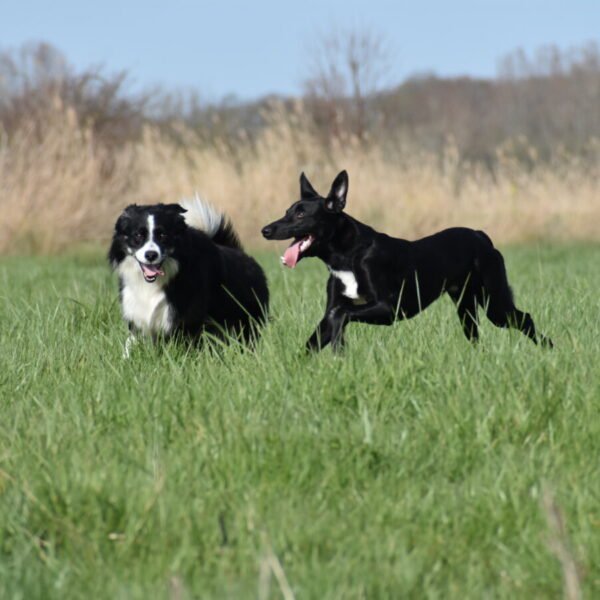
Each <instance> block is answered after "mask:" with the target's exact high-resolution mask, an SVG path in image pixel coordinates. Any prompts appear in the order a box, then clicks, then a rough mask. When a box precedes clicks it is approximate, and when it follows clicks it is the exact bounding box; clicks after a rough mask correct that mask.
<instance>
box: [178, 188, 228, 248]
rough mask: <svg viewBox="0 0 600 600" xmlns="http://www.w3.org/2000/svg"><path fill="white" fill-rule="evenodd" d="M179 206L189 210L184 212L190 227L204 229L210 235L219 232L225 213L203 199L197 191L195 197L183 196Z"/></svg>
mask: <svg viewBox="0 0 600 600" xmlns="http://www.w3.org/2000/svg"><path fill="white" fill-rule="evenodd" d="M179 206H182V207H183V208H185V209H186V210H187V212H186V213H184V214H183V218H184V219H185V222H186V223H187V225H188V227H193V228H194V229H199V230H200V231H204V233H206V235H208V236H209V237H212V236H213V235H215V233H217V231H218V230H219V227H220V226H221V223H222V222H223V214H222V213H220V212H219V211H218V210H217V209H216V208H215V207H214V206H212V205H211V204H210V203H209V202H206V200H203V199H202V198H201V197H200V196H199V195H198V193H197V192H196V194H195V196H194V197H193V198H182V199H181V200H180V201H179Z"/></svg>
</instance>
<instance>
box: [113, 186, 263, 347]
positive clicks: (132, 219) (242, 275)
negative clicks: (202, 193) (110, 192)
mask: <svg viewBox="0 0 600 600" xmlns="http://www.w3.org/2000/svg"><path fill="white" fill-rule="evenodd" d="M108 259H109V261H110V264H111V265H112V267H113V269H115V270H116V271H117V273H118V275H119V288H120V299H121V308H122V311H123V317H124V319H125V321H126V322H127V324H128V326H129V331H130V337H129V339H128V340H127V344H126V346H125V356H128V355H129V350H130V346H131V343H132V341H133V340H134V339H135V336H136V335H137V334H145V335H150V336H152V337H170V336H173V335H176V336H180V337H183V338H187V339H192V340H197V339H198V338H199V337H200V335H201V334H202V333H203V332H208V333H211V334H215V335H221V334H223V333H224V332H228V333H230V334H233V335H239V336H241V337H242V339H244V340H245V341H248V340H250V339H251V338H253V337H254V335H255V334H256V333H257V326H258V325H260V324H262V323H264V321H265V317H266V312H267V308H268V303H269V291H268V288H267V281H266V279H265V275H264V273H263V271H262V269H261V268H260V266H259V265H258V263H257V262H256V261H255V260H254V259H252V258H251V257H249V256H248V255H247V254H245V253H244V251H243V249H242V246H241V244H240V241H239V239H238V237H237V235H236V233H235V232H234V230H233V228H232V226H231V224H230V222H229V221H228V220H227V219H226V218H225V217H224V215H222V214H220V213H218V212H217V211H216V210H215V209H214V208H212V207H211V206H210V205H209V204H207V203H205V202H203V201H202V200H201V199H200V198H198V197H196V198H193V199H190V200H184V201H182V202H181V203H180V204H155V205H149V206H137V205H135V204H133V205H131V206H128V207H127V208H126V209H125V210H124V211H123V213H122V214H121V216H120V217H119V218H118V220H117V222H116V225H115V230H114V236H113V240H112V244H111V247H110V250H109V253H108Z"/></svg>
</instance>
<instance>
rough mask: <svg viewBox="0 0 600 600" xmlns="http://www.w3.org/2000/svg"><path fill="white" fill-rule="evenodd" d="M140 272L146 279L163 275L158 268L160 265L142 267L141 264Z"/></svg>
mask: <svg viewBox="0 0 600 600" xmlns="http://www.w3.org/2000/svg"><path fill="white" fill-rule="evenodd" d="M142 271H143V272H144V275H146V277H154V276H155V275H164V272H163V271H162V269H161V268H160V265H144V264H142Z"/></svg>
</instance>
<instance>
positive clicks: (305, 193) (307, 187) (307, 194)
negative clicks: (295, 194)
mask: <svg viewBox="0 0 600 600" xmlns="http://www.w3.org/2000/svg"><path fill="white" fill-rule="evenodd" d="M318 197H319V192H317V190H315V188H314V187H313V186H312V185H311V183H310V181H309V180H308V177H307V176H306V175H305V174H304V172H302V174H301V175H300V198H302V200H309V199H311V198H318Z"/></svg>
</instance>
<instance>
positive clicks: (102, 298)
mask: <svg viewBox="0 0 600 600" xmlns="http://www.w3.org/2000/svg"><path fill="white" fill-rule="evenodd" d="M351 186H352V183H351ZM351 189H352V187H351ZM349 206H350V207H351V206H352V194H351V197H350V200H349ZM594 210H595V209H594ZM350 212H352V211H350ZM501 249H502V250H503V251H504V252H505V255H506V258H507V267H508V273H509V278H510V280H511V283H512V285H513V286H514V288H515V293H516V299H517V305H518V306H519V307H521V308H524V309H526V310H528V311H530V312H531V313H532V314H533V316H534V318H535V321H536V324H537V325H538V328H539V330H541V331H543V332H545V333H547V334H548V335H550V336H551V337H552V338H553V339H554V342H555V346H556V347H555V349H554V350H553V351H544V350H543V349H541V348H538V347H536V346H534V345H533V344H531V342H530V341H528V340H527V339H525V338H524V337H523V336H522V335H520V334H518V333H515V332H507V331H505V330H499V329H496V328H494V327H493V326H492V325H491V324H490V323H489V322H487V321H485V319H484V322H483V324H482V339H481V342H480V344H479V346H478V347H476V348H473V347H471V346H470V345H469V344H468V343H467V341H466V340H465V339H464V337H463V334H462V332H461V328H460V324H459V321H458V319H457V317H456V315H455V311H454V307H453V305H452V303H451V302H450V301H449V300H446V299H443V300H441V301H440V302H438V303H436V304H435V305H434V306H433V307H431V308H430V309H428V310H427V311H426V312H425V313H424V314H423V315H421V316H419V317H418V318H416V319H413V320H410V321H407V322H403V323H398V324H396V325H395V326H393V327H384V328H379V327H369V326H364V325H351V326H350V327H349V330H348V333H349V335H348V340H347V341H348V345H347V348H346V349H345V351H344V352H343V354H341V355H334V354H332V353H331V351H330V350H326V351H324V352H322V353H321V354H318V355H313V356H306V355H305V354H304V353H303V352H302V348H303V343H304V342H305V340H306V338H307V337H308V336H309V334H310V333H311V331H312V328H313V327H314V326H315V324H316V323H317V321H318V319H319V317H320V316H321V311H322V309H323V303H324V282H325V277H326V272H325V269H324V268H323V267H322V265H320V264H318V263H317V262H316V261H308V260H307V261H304V262H302V263H301V264H300V265H299V266H298V268H297V269H296V270H295V271H287V270H284V269H282V268H281V267H280V265H279V264H278V258H277V248H276V245H275V244H273V245H272V246H271V247H270V248H269V250H268V251H263V252H262V253H261V254H259V255H258V256H259V259H260V260H261V262H262V264H263V265H264V267H265V269H266V271H267V274H268V277H269V281H270V286H271V292H272V311H271V312H272V320H271V322H270V323H269V325H268V326H267V327H266V328H265V330H264V335H263V337H262V339H261V341H260V343H259V344H258V347H257V348H256V350H254V351H243V350H242V349H240V348H239V347H238V346H235V345H230V346H222V347H221V346H215V347H214V348H211V349H207V350H205V351H202V352H199V351H190V350H187V349H186V348H184V347H182V346H179V345H177V344H169V343H167V344H161V345H158V346H153V345H151V344H141V345H140V346H138V347H137V348H136V349H135V352H134V354H133V356H132V357H131V359H130V360H127V361H124V360H122V358H121V353H122V348H123V341H124V338H125V327H124V325H123V324H122V322H121V320H120V315H119V308H118V303H117V291H116V287H117V286H116V281H115V280H114V278H113V277H111V275H110V273H109V269H108V267H107V265H106V263H105V260H104V257H103V255H102V252H100V251H99V250H98V249H97V248H92V249H88V250H81V251H77V252H76V251H74V250H71V251H70V252H68V253H67V254H64V255H61V256H54V257H52V256H44V257H41V256H38V257H24V256H14V257H4V258H2V259H1V260H0V321H1V323H2V329H1V334H0V335H1V336H2V343H1V345H0V365H1V369H0V395H1V396H2V402H1V403H0V581H1V582H2V584H1V585H2V596H3V597H5V598H14V599H17V598H23V599H28V600H31V599H35V598H44V599H49V598H127V599H130V598H172V599H184V598H260V599H266V598H280V597H283V598H286V599H289V598H292V597H297V598H315V599H317V598H344V599H349V598H401V597H409V598H457V599H458V598H557V597H560V596H561V594H563V590H564V589H565V587H566V589H567V590H570V591H567V592H565V593H566V595H567V597H570V598H575V597H577V594H578V589H579V588H581V591H582V592H583V593H584V595H585V596H586V597H588V598H592V597H597V596H599V595H600V476H599V471H598V464H599V462H598V458H599V457H600V418H599V417H598V399H599V398H600V367H599V365H600V336H599V331H598V314H599V309H600V305H599V302H598V298H600V278H599V277H598V264H599V263H600V247H599V246H598V245H594V244H584V243H580V244H573V243H572V244H553V245H548V244H536V243H530V244H527V245H510V246H506V245H501ZM565 582H567V583H565ZM568 586H571V587H570V588H569V587H568Z"/></svg>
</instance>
